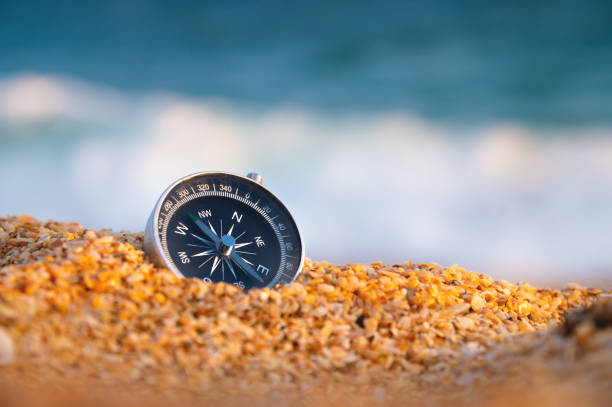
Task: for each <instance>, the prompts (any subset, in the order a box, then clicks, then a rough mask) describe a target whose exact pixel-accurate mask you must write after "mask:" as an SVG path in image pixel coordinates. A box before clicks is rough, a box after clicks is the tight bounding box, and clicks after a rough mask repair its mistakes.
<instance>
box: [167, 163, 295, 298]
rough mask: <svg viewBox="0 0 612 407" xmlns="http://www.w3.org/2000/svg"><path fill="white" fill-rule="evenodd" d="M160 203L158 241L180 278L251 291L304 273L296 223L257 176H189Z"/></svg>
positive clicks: (168, 261) (221, 174) (222, 174)
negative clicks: (229, 285) (196, 279)
mask: <svg viewBox="0 0 612 407" xmlns="http://www.w3.org/2000/svg"><path fill="white" fill-rule="evenodd" d="M158 207H159V209H158V212H157V218H156V222H155V223H156V228H157V229H156V230H157V237H158V242H159V244H160V246H161V249H162V251H163V253H164V257H165V260H166V263H167V264H168V265H169V267H170V268H171V269H172V270H173V271H174V272H175V273H177V274H179V275H180V276H183V277H195V278H199V279H202V280H204V281H213V282H219V281H224V282H226V283H229V284H234V285H236V286H239V287H241V288H244V289H249V288H251V287H266V286H268V287H273V286H274V285H276V284H286V283H289V282H291V281H293V279H294V278H295V276H296V275H297V273H298V272H299V269H300V266H301V262H302V260H303V258H302V257H303V252H302V241H301V238H300V234H299V230H298V228H297V225H296V223H295V221H294V220H293V218H292V217H291V214H290V213H289V211H288V210H287V209H286V208H285V206H284V205H283V204H282V203H281V202H280V201H279V200H278V199H277V198H276V197H275V196H274V195H273V194H272V193H270V192H269V191H268V190H266V189H265V188H264V187H262V186H261V185H259V184H258V183H256V182H254V181H253V180H251V179H248V178H243V177H239V176H236V175H230V174H226V173H202V174H198V175H195V176H192V177H188V178H185V179H183V180H181V181H179V182H178V183H177V184H176V185H174V186H173V187H172V188H171V189H170V190H169V191H168V192H167V193H166V194H165V195H164V196H163V197H162V199H161V200H160V202H159V204H158Z"/></svg>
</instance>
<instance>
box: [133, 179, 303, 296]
mask: <svg viewBox="0 0 612 407" xmlns="http://www.w3.org/2000/svg"><path fill="white" fill-rule="evenodd" d="M215 175H223V176H231V177H235V178H237V179H239V180H241V181H244V182H250V183H251V185H253V186H255V188H259V189H261V190H263V191H264V192H265V193H267V194H269V195H271V196H272V197H273V198H274V199H275V200H276V201H277V202H278V203H279V204H280V205H281V207H282V208H283V209H284V210H285V211H286V212H287V213H288V214H289V216H290V218H291V220H292V221H293V223H294V225H295V228H296V231H297V235H298V238H299V241H300V245H301V252H300V261H299V265H298V268H297V270H296V272H295V275H294V276H293V278H292V279H291V281H289V282H288V283H287V284H290V283H292V282H293V281H295V279H296V278H297V277H298V276H299V275H300V273H301V272H302V268H303V265H304V259H305V254H306V247H305V244H304V239H303V236H302V230H301V228H300V225H299V224H298V222H297V221H296V220H295V218H294V217H293V214H292V212H291V211H290V210H289V208H288V207H287V205H286V204H285V203H284V202H283V201H282V200H281V199H280V198H279V197H278V196H276V194H275V193H274V192H272V191H270V190H269V189H268V188H266V187H265V186H263V185H262V184H261V183H260V182H257V181H256V180H254V179H252V178H250V177H248V176H243V175H239V174H236V173H233V172H228V171H199V172H195V173H191V174H188V175H185V176H183V177H181V178H179V179H177V180H175V181H174V182H172V183H171V184H170V185H169V186H168V187H167V188H166V189H165V190H164V191H163V192H162V194H161V195H160V196H159V198H158V199H157V201H156V203H155V206H154V207H153V211H152V212H151V215H150V216H149V220H148V222H147V227H146V228H145V235H144V249H145V253H146V254H147V255H149V257H151V259H152V260H153V262H154V263H156V264H158V265H159V266H163V267H165V268H167V269H168V270H170V271H171V272H172V273H173V274H174V275H176V276H177V277H179V278H186V277H185V276H184V275H183V273H181V271H180V270H179V269H178V268H177V267H176V266H175V265H174V264H173V263H172V262H171V261H170V260H169V259H168V258H167V256H166V254H165V252H164V249H163V246H162V243H161V240H160V237H159V233H157V230H158V227H159V223H158V222H159V216H160V212H161V208H162V204H163V202H164V201H165V199H166V198H167V196H168V194H169V193H170V192H171V191H172V190H173V189H174V188H175V187H176V186H177V185H179V184H181V183H183V182H186V181H189V180H191V179H193V178H196V177H200V176H215ZM151 251H153V252H151ZM160 263H161V264H160ZM274 285H275V284H273V285H271V286H266V287H269V288H273V287H274Z"/></svg>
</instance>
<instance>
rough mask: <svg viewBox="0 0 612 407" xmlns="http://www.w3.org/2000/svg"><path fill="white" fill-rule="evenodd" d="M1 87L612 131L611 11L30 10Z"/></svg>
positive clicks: (554, 7)
mask: <svg viewBox="0 0 612 407" xmlns="http://www.w3.org/2000/svg"><path fill="white" fill-rule="evenodd" d="M0 38H2V45H1V46H0V75H3V76H7V75H11V74H14V73H20V72H23V71H34V72H44V73H48V74H54V75H63V76H70V77H76V78H80V79H83V80H86V81H90V82H93V83H96V84H99V85H108V86H112V87H116V88H121V89H124V90H126V91H135V92H142V91H151V90H164V91H173V92H177V93H180V94H183V95H189V96H191V97H206V98H208V97H215V98H222V99H225V100H228V101H231V102H233V103H239V104H240V105H245V106H249V107H254V108H258V107H261V106H262V105H264V106H284V105H288V104H289V105H297V106H302V107H304V106H306V107H308V108H310V109H315V110H319V111H330V110H331V111H353V112H354V111H368V112H369V111H389V110H401V111H410V112H411V113H413V114H417V115H419V116H423V117H426V118H428V119H434V120H443V121H452V122H457V121H459V122H466V121H467V122H482V121H499V120H510V121H515V120H519V121H526V122H530V123H534V124H547V125H551V124H552V125H558V124H564V125H565V124H571V125H575V124H594V123H606V124H609V123H610V122H611V120H612V69H610V68H611V67H612V3H611V2H609V1H606V0H601V1H556V2H547V1H535V2H528V3H526V2H512V1H506V2H490V1H439V0H436V1H428V2H406V1H381V2H376V3H375V4H373V3H372V2H367V1H356V2H342V1H341V2H329V1H312V2H301V3H299V2H296V3H293V4H287V3H286V2H282V1H264V2H244V1H223V2H212V3H209V2H200V1H187V2H176V1H159V0H157V1H133V2H132V1H130V2H125V1H108V2H83V1H59V2H45V1H23V2H2V3H1V4H0Z"/></svg>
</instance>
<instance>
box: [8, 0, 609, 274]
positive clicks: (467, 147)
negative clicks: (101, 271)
mask: <svg viewBox="0 0 612 407" xmlns="http://www.w3.org/2000/svg"><path fill="white" fill-rule="evenodd" d="M611 4H612V3H609V2H604V1H594V2H582V3H578V2H576V3H572V2H556V3H554V5H553V4H552V3H551V4H548V3H546V2H531V3H529V4H524V5H517V4H511V3H507V4H501V3H497V4H493V3H491V4H489V3H488V2H441V1H434V2H428V3H427V5H422V4H421V5H411V4H409V3H405V2H403V3H400V2H396V3H385V2H383V3H377V4H376V7H373V6H372V5H371V4H368V3H365V2H363V3H359V2H352V3H350V4H349V3H341V2H332V3H330V4H327V3H324V2H310V3H304V4H300V5H294V6H291V7H289V6H287V5H284V3H281V2H266V3H261V2H259V3H257V4H252V3H247V2H244V3H243V2H223V3H220V4H212V5H211V4H201V3H200V2H192V3H185V2H182V3H177V2H162V1H156V2H147V1H135V2H112V1H111V2H105V3H104V4H93V3H92V4H84V2H56V3H53V4H47V3H45V2H20V3H16V2H15V3H13V4H8V3H7V2H2V3H0V38H1V39H2V41H1V42H0V174H1V175H0V185H1V186H2V188H0V213H29V214H31V215H34V216H36V217H39V218H41V219H47V218H53V219H58V220H71V221H72V220H74V221H79V222H81V223H83V224H84V225H85V226H87V227H92V228H101V227H112V228H114V229H128V230H133V231H137V230H142V229H143V227H144V224H145V222H146V219H147V217H148V214H149V211H150V210H151V209H152V207H153V204H154V202H155V200H156V198H157V197H158V195H159V194H160V193H161V192H162V190H163V189H164V188H165V187H166V186H167V185H168V184H169V183H170V182H172V181H173V180H174V179H176V178H178V177H181V176H183V175H185V174H188V173H191V172H196V171H201V170H226V171H231V172H236V173H246V172H249V171H253V170H256V171H258V172H260V173H261V174H262V175H263V177H264V183H265V184H266V185H267V186H268V187H269V188H270V189H272V190H273V191H274V192H275V193H277V194H278V196H280V197H281V198H282V199H283V200H284V201H285V202H286V203H287V205H288V206H289V208H290V209H292V211H293V212H294V214H295V217H296V219H297V221H298V223H300V225H301V227H302V231H303V233H304V237H305V240H306V248H307V255H308V256H309V257H311V258H313V259H315V260H320V259H327V260H330V261H333V262H340V263H342V262H366V261H375V260H382V261H385V262H387V263H401V262H403V261H405V260H408V259H412V260H414V261H419V262H420V261H436V262H439V263H443V264H453V263H458V264H460V265H462V266H465V267H468V268H471V269H474V270H476V271H481V272H486V273H491V274H493V275H494V276H495V277H498V278H506V279H510V280H515V279H526V280H529V281H532V282H537V281H553V280H554V281H557V282H558V281H579V282H585V283H588V282H594V281H596V282H597V283H598V284H600V283H601V282H602V281H606V282H609V283H612V255H610V244H609V242H610V230H612V183H611V182H610V180H611V179H612V121H611V118H612V103H611V102H612V73H611V72H612V70H611V69H610V67H611V66H612V24H610V23H611V22H612V20H611V18H612V17H611V16H612V6H611ZM364 231H365V232H364Z"/></svg>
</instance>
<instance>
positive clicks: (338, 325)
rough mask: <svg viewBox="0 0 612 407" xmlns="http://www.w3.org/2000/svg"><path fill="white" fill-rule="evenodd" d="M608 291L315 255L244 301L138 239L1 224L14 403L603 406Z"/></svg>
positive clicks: (2, 291) (3, 339)
mask: <svg viewBox="0 0 612 407" xmlns="http://www.w3.org/2000/svg"><path fill="white" fill-rule="evenodd" d="M607 295H608V294H605V293H603V294H602V292H601V291H600V290H596V289H584V288H580V287H577V286H571V287H568V288H566V289H564V290H551V289H539V288H535V287H532V286H530V285H529V284H526V283H521V284H518V285H517V284H511V283H509V282H505V281H494V280H493V279H491V278H490V277H489V276H487V275H484V274H477V273H473V272H470V271H466V270H464V269H462V268H459V267H457V266H452V267H448V268H445V267H441V266H439V265H436V264H413V263H411V262H410V263H405V264H403V265H394V266H385V265H383V264H380V263H374V264H370V265H362V264H350V265H346V266H342V267H339V266H334V265H331V264H328V263H326V262H321V263H317V262H311V261H309V260H306V262H305V265H304V269H303V271H302V274H301V276H300V277H299V278H298V280H297V281H296V282H295V283H293V284H291V285H288V286H283V287H277V288H275V289H267V288H266V289H253V290H250V291H248V292H244V291H242V290H241V289H239V288H236V287H234V286H231V285H227V284H222V283H221V284H210V283H204V282H202V281H199V280H196V279H179V278H177V277H175V276H174V275H173V274H172V273H171V272H169V271H168V270H166V269H161V268H156V267H154V266H153V265H152V264H151V263H150V262H148V261H147V259H144V258H143V253H142V233H135V234H134V233H113V232H112V231H110V230H101V231H97V232H94V231H92V230H85V229H84V228H82V227H81V226H80V225H78V224H75V223H58V222H39V221H37V220H35V219H33V218H30V217H27V216H21V217H13V216H9V217H0V364H1V366H0V382H1V385H2V386H3V388H4V389H5V390H6V391H3V392H1V393H2V394H4V396H3V397H5V398H7V397H8V396H7V395H8V394H11V397H17V398H16V399H11V400H18V399H19V397H24V396H23V395H24V394H28V395H30V396H31V395H32V394H42V393H40V390H39V389H41V388H42V389H46V390H45V391H46V392H50V391H51V390H50V389H53V391H60V390H61V391H64V392H66V391H73V392H74V393H75V394H76V393H79V392H80V393H79V394H81V396H83V393H84V394H85V395H87V396H89V397H92V398H93V397H94V394H95V395H96V396H95V397H98V396H100V395H104V397H107V398H106V400H107V401H108V397H109V394H110V393H109V389H111V390H112V392H111V393H112V394H115V395H117V394H120V393H121V394H124V395H126V397H127V396H130V397H132V400H141V401H142V400H144V399H143V398H141V397H149V398H150V397H152V395H154V399H156V400H157V401H160V400H165V401H172V400H175V401H176V400H179V399H181V400H182V402H185V401H186V400H189V401H192V402H196V401H202V400H207V401H213V402H223V403H224V404H230V403H234V402H235V403H239V402H241V401H249V402H250V404H257V403H262V404H263V403H267V402H269V401H270V400H274V402H275V403H276V404H279V403H283V402H285V403H287V404H292V403H294V402H300V403H301V404H317V405H321V404H323V403H327V404H336V403H338V402H342V403H343V404H346V403H351V404H368V403H370V402H373V403H385V404H388V403H393V402H396V403H398V404H407V403H408V404H415V405H417V404H422V403H426V404H436V403H438V402H440V403H444V402H448V401H450V400H452V401H454V402H457V401H461V402H462V403H461V404H470V403H471V402H474V401H485V400H489V401H490V400H494V401H495V402H496V403H498V404H499V403H501V402H503V401H504V400H511V401H512V402H513V403H516V402H517V400H520V401H521V402H522V403H523V404H525V403H527V404H529V403H530V402H532V403H533V404H535V403H537V404H539V405H543V404H544V405H548V404H550V405H559V404H571V403H574V402H580V403H581V404H583V405H584V403H586V402H588V403H591V404H597V403H599V404H601V405H606V401H607V400H608V399H609V398H612V390H611V386H610V383H612V327H611V325H612V324H611V323H610V317H609V316H610V315H612V303H610V301H609V300H605V299H603V300H602V299H601V298H600V297H606V296H607ZM598 299H599V303H598V305H597V307H598V308H597V311H582V313H576V314H574V316H573V317H571V318H570V319H569V320H568V323H567V324H566V325H565V327H564V328H553V327H556V326H558V325H559V324H560V323H561V322H562V321H563V318H564V314H565V313H566V312H567V311H569V310H572V309H580V308H581V307H584V306H587V305H590V304H591V303H593V302H595V301H596V300H598ZM606 301H607V302H606ZM602 315H603V316H602ZM606 316H607V317H606ZM606 318H607V319H606ZM570 320H571V321H570ZM602 321H603V322H602ZM551 328H552V329H551ZM16 389H20V390H16ZM28 389H30V390H32V389H36V393H32V391H30V392H28V391H27V390H28ZM67 389H69V390H67ZM83 389H87V390H85V391H83ZM93 389H95V390H93ZM120 389H124V390H125V389H129V390H127V391H125V392H123V393H122V392H121V391H120ZM10 390H12V391H10ZM28 397H29V396H28ZM46 400H47V401H48V400H50V399H46ZM1 401H2V400H0V402H1Z"/></svg>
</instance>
